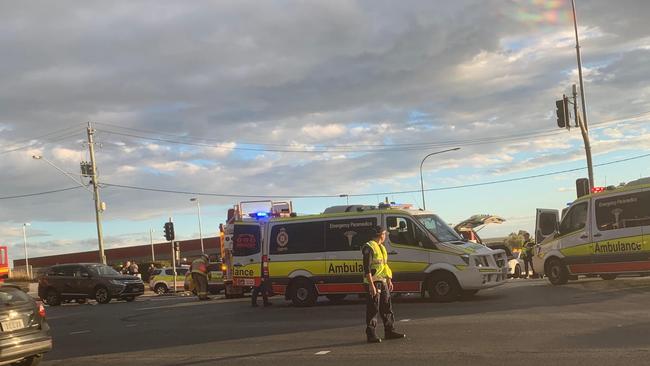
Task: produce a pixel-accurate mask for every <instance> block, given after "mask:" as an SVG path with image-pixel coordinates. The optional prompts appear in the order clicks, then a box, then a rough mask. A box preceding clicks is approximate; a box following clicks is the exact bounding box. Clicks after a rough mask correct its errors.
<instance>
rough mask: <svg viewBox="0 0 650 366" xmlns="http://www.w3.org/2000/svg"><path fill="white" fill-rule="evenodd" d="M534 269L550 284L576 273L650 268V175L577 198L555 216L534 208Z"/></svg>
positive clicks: (631, 271)
mask: <svg viewBox="0 0 650 366" xmlns="http://www.w3.org/2000/svg"><path fill="white" fill-rule="evenodd" d="M535 240H536V242H537V243H538V245H537V246H536V249H535V252H534V253H535V256H534V257H533V268H534V269H535V272H537V273H544V274H545V275H546V276H547V277H548V279H549V281H550V282H551V283H552V284H554V285H562V284H565V283H567V281H568V280H569V279H571V278H575V277H576V276H578V275H600V276H601V277H602V278H603V279H606V280H612V279H615V278H616V277H617V276H618V275H619V274H644V273H650V178H644V179H639V180H636V181H633V182H630V183H628V184H625V185H622V186H620V187H609V188H607V189H605V190H603V191H602V192H599V193H592V194H589V195H586V196H583V197H580V198H578V199H577V200H576V201H574V202H573V203H572V204H571V205H570V206H569V207H568V210H566V212H565V213H564V214H563V215H562V220H561V221H559V212H558V211H557V210H546V209H537V223H536V229H535Z"/></svg>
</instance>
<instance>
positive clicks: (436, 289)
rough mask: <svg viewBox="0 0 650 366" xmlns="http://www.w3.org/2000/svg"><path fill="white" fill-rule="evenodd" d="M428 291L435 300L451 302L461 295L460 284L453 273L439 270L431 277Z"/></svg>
mask: <svg viewBox="0 0 650 366" xmlns="http://www.w3.org/2000/svg"><path fill="white" fill-rule="evenodd" d="M427 292H428V293H429V297H430V298H431V300H433V301H435V302H451V301H454V300H456V298H458V295H460V286H459V285H458V281H456V277H454V275H453V274H451V273H449V272H438V273H434V274H433V275H432V276H431V277H430V278H429V281H428V283H427Z"/></svg>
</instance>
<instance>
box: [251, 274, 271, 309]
mask: <svg viewBox="0 0 650 366" xmlns="http://www.w3.org/2000/svg"><path fill="white" fill-rule="evenodd" d="M260 293H262V299H263V300H264V304H265V305H266V304H268V303H269V295H270V294H272V293H271V284H270V283H269V280H268V279H262V283H260V285H259V286H256V287H254V288H253V292H252V293H251V302H252V304H253V305H256V304H257V296H258V295H259V294H260Z"/></svg>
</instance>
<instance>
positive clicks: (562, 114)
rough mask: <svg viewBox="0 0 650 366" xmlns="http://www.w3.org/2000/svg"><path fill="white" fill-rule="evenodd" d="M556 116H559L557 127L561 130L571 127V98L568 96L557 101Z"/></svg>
mask: <svg viewBox="0 0 650 366" xmlns="http://www.w3.org/2000/svg"><path fill="white" fill-rule="evenodd" d="M555 108H556V109H555V114H556V115H557V126H558V127H560V128H566V127H569V124H570V122H569V98H567V97H566V95H564V96H562V99H560V100H557V101H555Z"/></svg>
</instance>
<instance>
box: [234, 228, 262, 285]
mask: <svg viewBox="0 0 650 366" xmlns="http://www.w3.org/2000/svg"><path fill="white" fill-rule="evenodd" d="M261 263H262V227H261V225H260V223H258V222H251V223H248V222H241V223H236V224H235V230H234V234H233V284H234V285H235V286H257V285H259V284H260V282H261V281H260V279H261V273H262V264H261Z"/></svg>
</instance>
